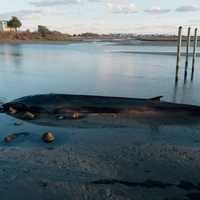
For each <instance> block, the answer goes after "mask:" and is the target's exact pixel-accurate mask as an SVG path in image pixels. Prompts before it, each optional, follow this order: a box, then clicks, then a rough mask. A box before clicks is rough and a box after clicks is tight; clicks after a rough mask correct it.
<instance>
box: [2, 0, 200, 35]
mask: <svg viewBox="0 0 200 200" xmlns="http://www.w3.org/2000/svg"><path fill="white" fill-rule="evenodd" d="M0 2H1V6H0V20H8V19H9V18H10V17H11V16H17V17H19V18H20V19H21V21H22V23H23V26H22V29H23V30H26V29H30V30H36V29H37V26H38V25H45V26H47V27H48V28H49V29H51V30H58V31H61V32H64V33H70V34H78V33H83V32H96V33H136V34H140V33H141V34H156V33H158V34H160V33H165V34H174V33H176V32H177V27H178V26H180V25H181V26H183V27H185V29H186V27H188V26H191V27H198V26H199V25H200V1H199V0H12V1H8V0H0Z"/></svg>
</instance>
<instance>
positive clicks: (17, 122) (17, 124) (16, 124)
mask: <svg viewBox="0 0 200 200" xmlns="http://www.w3.org/2000/svg"><path fill="white" fill-rule="evenodd" d="M14 125H15V126H21V125H22V122H20V121H16V122H15V123H14Z"/></svg>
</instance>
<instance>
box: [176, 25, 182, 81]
mask: <svg viewBox="0 0 200 200" xmlns="http://www.w3.org/2000/svg"><path fill="white" fill-rule="evenodd" d="M181 42H182V26H180V27H179V29H178V43H177V60H176V82H177V81H178V72H179V67H180V57H181Z"/></svg>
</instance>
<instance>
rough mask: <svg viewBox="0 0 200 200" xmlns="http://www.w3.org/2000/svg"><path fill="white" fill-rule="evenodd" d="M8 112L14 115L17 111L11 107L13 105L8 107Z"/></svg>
mask: <svg viewBox="0 0 200 200" xmlns="http://www.w3.org/2000/svg"><path fill="white" fill-rule="evenodd" d="M9 113H10V114H12V115H14V114H16V113H17V110H16V109H15V108H13V107H9Z"/></svg>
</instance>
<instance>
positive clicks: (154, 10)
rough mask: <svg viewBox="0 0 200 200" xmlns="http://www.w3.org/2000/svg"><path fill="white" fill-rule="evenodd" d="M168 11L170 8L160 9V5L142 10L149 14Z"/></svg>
mask: <svg viewBox="0 0 200 200" xmlns="http://www.w3.org/2000/svg"><path fill="white" fill-rule="evenodd" d="M170 11H171V10H170V9H162V8H160V7H152V8H149V9H146V10H144V12H146V13H149V14H165V13H168V12H170Z"/></svg>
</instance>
